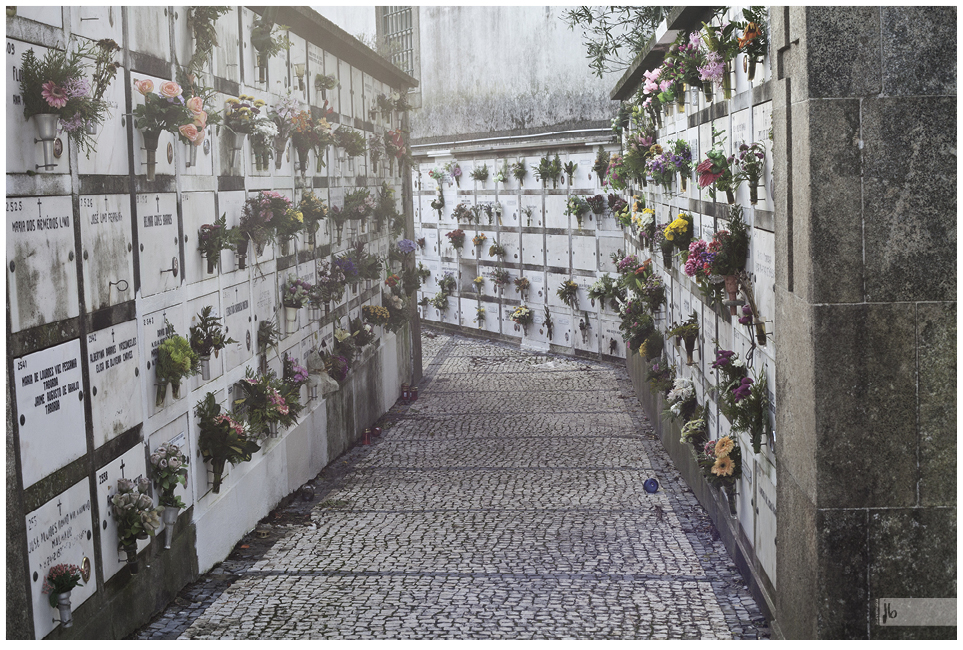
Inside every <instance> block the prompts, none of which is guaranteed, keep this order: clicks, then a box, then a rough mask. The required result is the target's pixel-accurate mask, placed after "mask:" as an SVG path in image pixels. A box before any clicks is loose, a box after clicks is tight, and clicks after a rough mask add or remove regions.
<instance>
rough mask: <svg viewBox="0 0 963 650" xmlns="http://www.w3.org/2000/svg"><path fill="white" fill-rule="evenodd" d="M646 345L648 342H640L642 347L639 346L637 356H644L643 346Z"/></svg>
mask: <svg viewBox="0 0 963 650" xmlns="http://www.w3.org/2000/svg"><path fill="white" fill-rule="evenodd" d="M646 343H648V341H642V345H640V346H639V356H642V357H644V356H645V344H646Z"/></svg>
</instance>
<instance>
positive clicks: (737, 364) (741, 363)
mask: <svg viewBox="0 0 963 650" xmlns="http://www.w3.org/2000/svg"><path fill="white" fill-rule="evenodd" d="M732 365H733V366H735V367H736V368H742V367H743V366H745V365H746V362H745V361H743V360H742V359H738V358H737V359H736V360H735V361H733V362H732Z"/></svg>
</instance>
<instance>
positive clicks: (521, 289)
mask: <svg viewBox="0 0 963 650" xmlns="http://www.w3.org/2000/svg"><path fill="white" fill-rule="evenodd" d="M530 286H531V283H530V282H529V281H528V278H525V277H517V278H515V291H516V292H517V293H518V294H519V295H521V296H523V297H524V296H525V294H526V293H527V292H528V288H529V287H530Z"/></svg>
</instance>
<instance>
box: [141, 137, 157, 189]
mask: <svg viewBox="0 0 963 650" xmlns="http://www.w3.org/2000/svg"><path fill="white" fill-rule="evenodd" d="M158 138H160V133H146V132H145V133H144V149H146V150H147V180H149V181H153V180H154V172H155V171H156V169H157V140H158Z"/></svg>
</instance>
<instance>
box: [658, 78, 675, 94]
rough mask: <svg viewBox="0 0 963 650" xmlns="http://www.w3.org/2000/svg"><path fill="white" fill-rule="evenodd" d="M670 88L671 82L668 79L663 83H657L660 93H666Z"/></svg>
mask: <svg viewBox="0 0 963 650" xmlns="http://www.w3.org/2000/svg"><path fill="white" fill-rule="evenodd" d="M671 87H672V82H671V81H669V80H668V79H666V80H665V81H660V82H659V90H661V91H662V92H665V91H667V90H668V89H669V88H671Z"/></svg>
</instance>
